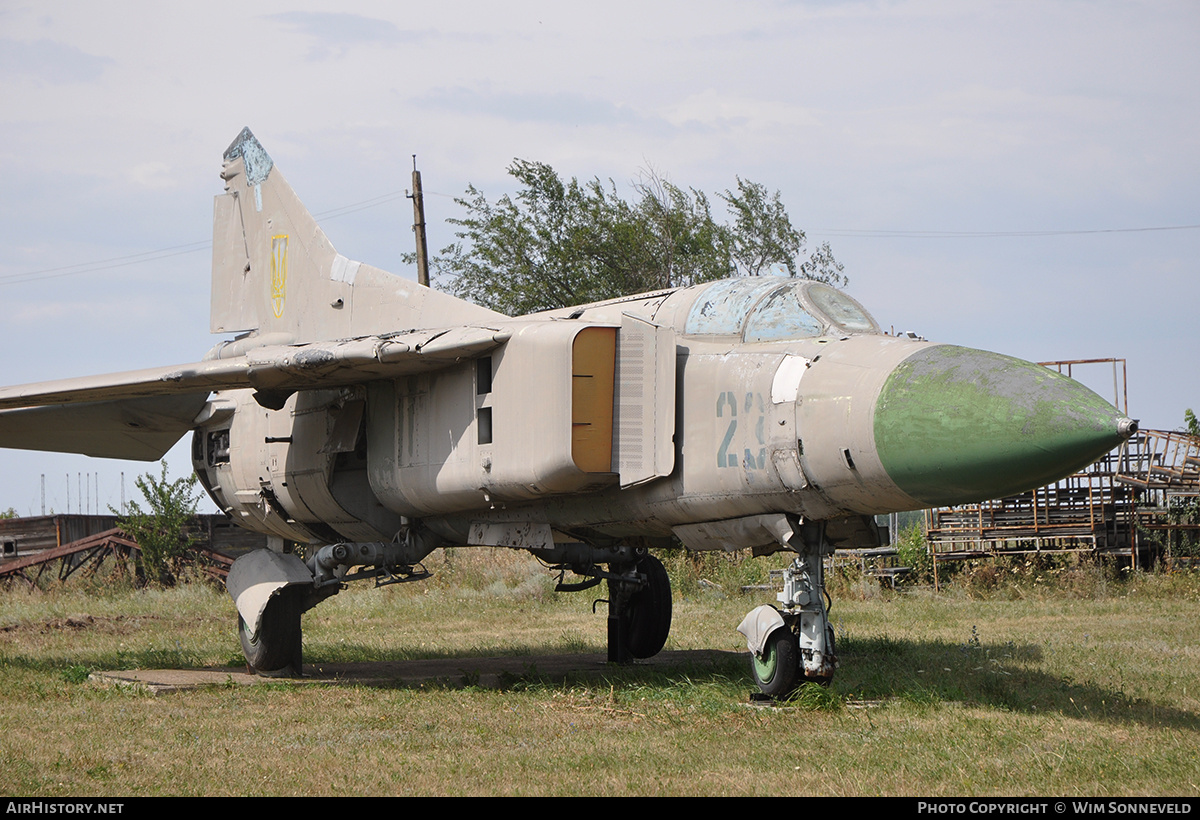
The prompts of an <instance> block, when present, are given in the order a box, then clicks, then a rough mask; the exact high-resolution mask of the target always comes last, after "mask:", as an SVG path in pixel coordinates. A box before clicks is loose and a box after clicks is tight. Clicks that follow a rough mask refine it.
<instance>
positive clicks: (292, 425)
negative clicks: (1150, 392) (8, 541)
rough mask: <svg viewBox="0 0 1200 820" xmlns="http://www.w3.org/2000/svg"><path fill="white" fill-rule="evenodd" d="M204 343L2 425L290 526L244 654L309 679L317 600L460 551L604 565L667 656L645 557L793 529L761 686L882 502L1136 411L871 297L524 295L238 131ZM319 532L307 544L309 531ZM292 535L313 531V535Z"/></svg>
mask: <svg viewBox="0 0 1200 820" xmlns="http://www.w3.org/2000/svg"><path fill="white" fill-rule="evenodd" d="M221 178H222V179H223V180H224V183H225V191H224V193H222V194H220V195H219V196H217V197H216V203H215V214H214V222H213V273H212V305H211V330H212V332H213V333H218V334H228V335H232V336H233V338H231V339H229V340H227V341H222V342H220V343H219V344H217V345H216V346H215V347H214V348H212V349H211V350H210V351H209V352H208V353H207V355H205V356H204V357H203V359H201V360H200V361H199V362H195V363H192V364H184V365H175V366H169V367H161V368H153V369H148V370H139V371H132V372H126V373H118V374H114V375H108V376H96V377H86V378H80V379H69V380H63V381H53V382H44V383H39V384H31V385H25V386H20V387H10V388H4V389H0V408H3V409H0V446H4V447H19V448H23V449H37V450H55V451H63V452H73V453H84V454H87V455H93V456H102V457H113V458H131V459H143V460H156V459H159V458H161V457H162V455H163V454H164V453H165V452H166V451H167V450H168V449H169V448H170V447H171V446H173V445H174V444H175V442H176V441H178V440H179V439H180V438H181V437H182V436H183V435H185V434H186V433H189V432H191V434H192V461H193V466H194V468H195V470H196V474H197V475H198V476H199V478H200V482H201V484H202V485H203V486H204V488H205V490H207V492H208V494H209V495H210V496H211V497H212V499H213V501H214V502H215V503H216V504H217V506H218V507H220V508H221V509H222V510H223V511H225V513H226V514H228V515H229V516H230V517H231V518H233V520H234V521H236V522H237V523H239V524H240V525H242V526H244V527H247V528H248V529H251V530H254V531H257V532H260V533H264V534H265V535H267V536H268V543H269V544H270V547H271V548H270V549H264V550H256V551H254V552H252V553H250V554H248V555H246V556H244V557H242V558H240V559H238V560H237V561H236V562H235V564H234V566H233V568H232V570H231V571H230V574H229V579H228V588H229V591H230V593H231V595H232V596H233V598H234V600H235V602H236V607H237V611H238V616H239V629H240V633H241V641H242V647H243V649H244V651H245V655H246V660H247V662H248V664H249V665H250V666H251V667H253V668H254V669H256V670H257V671H259V672H262V673H264V674H289V673H291V674H300V672H301V660H302V659H301V630H300V616H301V613H302V612H303V611H305V610H307V609H309V608H310V607H312V606H315V605H316V604H317V603H319V602H320V601H322V600H324V599H325V598H327V597H329V596H331V595H333V594H336V593H337V592H338V591H339V590H340V589H342V588H343V586H344V585H345V584H346V582H348V581H350V580H353V579H357V578H368V579H375V580H376V581H377V583H386V582H395V581H403V580H416V579H420V578H422V577H425V576H426V575H427V573H425V571H424V569H423V568H422V566H421V563H420V562H421V560H422V559H423V558H425V557H426V556H427V555H429V553H431V552H432V551H433V550H435V549H437V548H439V547H466V546H486V547H503V548H508V549H518V550H527V551H529V552H530V553H532V554H534V555H536V556H538V557H539V558H541V559H543V560H544V561H546V562H547V563H548V564H550V565H551V566H553V567H555V568H556V569H562V570H571V571H572V572H573V573H575V574H576V575H578V576H579V578H580V580H579V581H578V582H577V583H569V584H560V587H561V588H563V589H587V588H590V587H594V586H596V585H598V584H599V583H600V582H602V581H604V582H607V584H608V601H609V619H608V644H609V657H610V659H611V660H614V661H627V660H629V659H630V658H645V657H650V656H652V655H654V654H656V653H657V652H658V651H659V650H661V649H662V647H663V645H664V643H665V642H666V640H667V636H668V633H669V630H670V625H671V589H670V582H669V580H668V576H667V573H666V571H665V569H664V568H663V564H662V563H661V562H660V561H659V560H658V559H657V558H655V557H654V555H653V554H652V553H651V552H650V550H653V549H655V548H661V547H666V546H670V545H672V544H674V543H675V542H676V540H677V541H678V542H681V543H682V544H683V545H684V546H685V547H687V548H688V549H691V550H733V549H750V550H752V551H753V552H754V554H755V555H763V554H769V553H773V552H776V551H779V550H788V551H790V552H792V553H794V554H795V559H794V561H793V562H792V564H791V566H790V567H789V569H788V570H787V571H786V572H785V578H784V591H783V593H782V594H780V595H779V596H778V599H779V601H778V602H779V606H778V607H771V606H763V607H759V608H757V609H756V610H754V611H753V612H751V613H750V614H749V615H747V617H746V619H745V620H744V621H743V622H742V624H741V626H740V627H739V630H740V631H741V632H742V633H743V634H744V635H745V636H746V638H747V643H748V645H749V648H750V649H751V651H752V652H753V654H754V658H753V664H752V668H753V670H754V675H755V678H756V680H757V682H758V685H759V687H760V688H761V690H762V691H763V692H764V693H766V694H769V695H775V696H779V695H786V694H787V693H789V692H790V691H792V690H793V689H794V688H795V687H796V686H797V685H798V684H799V683H801V682H803V681H805V680H816V681H828V680H829V679H830V678H831V676H832V675H833V671H834V669H835V667H836V664H837V660H836V654H835V649H834V640H833V631H832V629H831V628H830V626H829V622H828V618H827V609H826V595H825V590H824V582H823V568H822V567H823V564H822V557H823V556H824V555H827V554H828V553H830V552H831V551H832V550H833V549H835V548H836V547H839V546H872V545H875V544H877V543H878V536H879V531H878V528H877V526H876V524H875V520H874V516H875V515H876V514H879V513H888V512H893V511H899V510H913V509H921V508H927V507H934V506H941V505H951V504H960V503H964V502H970V501H977V500H982V499H987V498H995V497H999V496H1003V495H1007V494H1011V493H1016V492H1020V491H1023V490H1027V489H1030V488H1033V487H1037V486H1040V485H1043V484H1046V483H1049V482H1051V481H1054V480H1056V479H1058V478H1060V477H1062V476H1065V475H1068V474H1070V473H1072V472H1074V471H1075V470H1077V469H1079V468H1080V467H1083V466H1084V465H1086V464H1088V463H1090V462H1092V461H1093V460H1095V459H1096V458H1098V457H1099V456H1100V455H1102V454H1103V453H1105V452H1107V451H1108V450H1110V449H1112V448H1113V447H1114V446H1116V445H1117V444H1119V443H1120V442H1121V441H1122V440H1124V439H1125V438H1127V437H1129V436H1130V435H1131V434H1132V433H1133V432H1134V431H1135V430H1136V423H1135V422H1134V421H1132V420H1131V419H1127V418H1123V417H1122V415H1121V414H1120V413H1119V412H1118V411H1117V410H1116V409H1115V408H1113V407H1112V406H1110V405H1109V404H1108V403H1107V402H1105V401H1104V400H1102V399H1101V398H1099V397H1098V396H1097V395H1095V394H1094V393H1092V392H1091V391H1090V390H1088V389H1087V388H1085V387H1083V386H1082V385H1080V384H1078V383H1076V382H1074V381H1072V380H1070V379H1068V378H1066V377H1064V376H1061V375H1059V374H1057V373H1054V372H1052V371H1050V370H1048V369H1046V368H1044V367H1040V366H1038V365H1036V364H1032V363H1030V362H1026V361H1022V360H1019V359H1014V358H1010V357H1007V356H1002V355H999V354H996V353H988V352H984V351H981V350H973V349H969V348H963V347H956V346H954V345H948V344H937V343H933V342H927V341H924V340H920V339H914V338H908V337H894V336H889V335H886V334H884V333H883V332H882V331H881V330H880V328H879V325H878V324H877V323H876V321H875V320H874V319H873V318H872V317H871V315H870V314H869V313H867V311H866V310H865V309H864V308H863V307H862V306H861V305H860V304H859V303H858V302H856V301H855V300H854V299H852V298H850V297H849V296H847V295H846V294H845V293H842V292H840V291H838V290H836V289H834V288H832V287H829V286H828V285H825V284H821V283H818V282H812V281H806V280H801V279H787V278H773V277H746V278H733V279H726V280H721V281H717V282H711V283H706V284H700V285H695V286H691V287H683V288H677V289H670V290H662V291H657V292H653V293H643V294H638V295H636V296H629V297H625V298H621V299H613V300H609V301H606V302H600V303H596V304H589V305H582V306H579V307H574V308H566V309H562V310H552V311H547V312H544V313H536V314H532V315H528V316H520V317H516V318H513V317H509V316H505V315H503V314H500V313H496V312H493V311H491V310H488V309H485V308H482V307H479V306H477V305H473V304H470V303H467V302H464V301H462V300H459V299H456V298H454V297H452V296H449V295H447V294H444V293H440V292H437V291H434V290H431V289H429V288H426V287H423V286H421V285H418V284H416V283H414V282H412V281H410V280H407V279H404V278H400V277H397V276H393V275H391V274H388V273H386V272H384V271H382V270H379V269H377V268H373V267H371V266H369V265H366V264H362V263H360V262H357V261H353V260H351V259H349V258H348V257H345V256H342V255H341V254H340V253H338V252H337V251H336V250H334V248H333V247H332V246H331V245H330V243H329V241H328V240H327V239H326V237H325V234H324V233H323V232H322V231H321V229H320V227H319V226H318V225H317V223H316V221H315V220H314V219H313V217H312V216H311V215H310V214H309V213H308V211H307V210H306V209H305V208H304V206H303V205H302V204H301V203H300V200H299V198H298V197H297V196H296V194H295V193H294V192H293V190H292V189H291V187H290V186H289V185H288V183H287V182H286V181H285V180H284V178H283V176H282V174H280V172H279V169H278V168H276V167H275V165H274V163H273V162H272V160H271V157H270V156H269V155H268V154H267V152H266V151H265V150H264V149H263V147H262V146H261V145H260V144H259V142H258V141H257V140H256V139H255V138H254V136H253V135H252V134H251V133H250V131H249V130H244V131H242V133H241V134H240V135H239V136H238V137H237V139H236V140H235V141H234V142H233V144H232V145H231V146H230V147H229V149H228V150H227V151H226V152H225V154H224V163H223V165H222V168H221ZM296 545H302V546H303V549H302V550H296V549H295V546H296ZM298 553H302V554H303V556H304V557H303V558H301V557H300V555H299V554H298Z"/></svg>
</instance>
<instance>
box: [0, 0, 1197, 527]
mask: <svg viewBox="0 0 1200 820" xmlns="http://www.w3.org/2000/svg"><path fill="white" fill-rule="evenodd" d="M177 6H178V7H177ZM335 8H336V11H334V10H333V9H335ZM1198 35H1200V6H1197V5H1196V4H1195V3H1192V2H1177V3H1172V2H1154V3H1140V2H1063V1H1061V0H1048V1H1047V2H1039V3H989V2H972V3H961V2H953V0H922V1H920V2H915V1H914V2H910V1H907V0H900V1H898V2H746V3H739V4H730V3H725V2H720V3H718V2H686V3H683V2H651V3H645V2H638V3H632V2H611V1H610V2H605V3H549V2H509V3H467V2H463V3H454V2H451V3H441V4H430V3H395V2H391V3H371V2H343V3H339V4H336V6H333V5H331V4H322V3H305V2H288V3H282V2H258V3H255V2H238V3H233V2H210V3H205V4H203V5H201V4H171V5H163V4H154V3H121V2H112V3H104V4H92V3H77V2H42V1H39V2H37V3H20V2H4V3H0V101H2V102H3V105H0V171H2V173H3V179H4V181H5V185H4V187H3V190H2V192H0V217H2V218H0V240H2V241H0V292H2V294H3V297H4V304H5V311H4V318H3V319H2V320H0V322H2V324H0V331H2V332H0V362H2V365H0V382H3V383H7V384H14V383H22V382H28V381H38V380H42V379H48V378H59V377H69V376H76V375H84V374H90V373H101V372H110V371H117V370H126V369H132V368H137V367H149V366H153V365H158V364H170V363H178V362H186V361H193V360H195V359H197V358H198V357H199V356H201V355H202V354H203V353H204V351H206V350H207V349H208V348H209V347H210V346H211V345H212V344H213V343H214V342H215V341H216V339H215V338H214V337H210V336H209V334H208V332H207V329H208V316H207V313H208V298H209V297H208V282H209V265H210V259H209V251H208V249H207V247H206V246H205V243H206V242H207V240H209V239H210V235H211V226H212V197H213V196H214V195H216V194H218V193H219V192H220V190H221V184H220V180H219V179H218V177H217V171H218V169H219V167H220V156H221V153H222V151H223V150H224V149H225V147H226V146H227V145H228V144H229V143H230V141H231V140H232V139H233V138H234V136H236V135H237V133H238V132H239V130H240V129H241V128H242V127H243V126H246V125H248V126H250V128H251V129H252V130H253V131H254V132H255V134H256V135H257V136H258V137H259V139H260V140H261V141H262V142H263V144H264V145H265V146H266V148H267V150H268V151H269V152H270V153H271V154H272V156H273V157H274V159H275V161H276V163H277V166H278V167H279V168H280V169H281V170H282V172H283V173H284V174H285V175H286V176H287V178H288V180H289V181H290V182H291V183H292V185H293V187H294V188H296V190H297V191H298V193H299V194H300V196H301V198H302V199H304V201H305V202H306V203H307V204H308V206H309V208H310V210H312V211H313V212H314V213H317V214H322V213H328V212H331V211H335V209H341V208H344V207H345V206H351V205H357V204H359V203H365V202H368V201H370V200H374V199H375V198H378V197H382V198H383V199H384V200H385V201H384V202H383V204H379V205H376V206H374V207H366V208H353V209H350V212H349V213H345V214H342V215H336V216H334V217H332V218H328V219H322V224H323V227H324V228H325V229H326V232H327V233H328V234H329V236H330V238H331V239H332V241H333V242H334V244H335V245H336V246H337V247H338V249H339V250H340V251H341V252H342V253H344V254H346V255H348V256H350V257H352V258H357V259H360V260H362V261H364V262H369V263H371V264H375V265H378V266H379V267H383V268H385V269H388V270H392V271H395V272H397V273H401V274H404V275H408V276H412V275H413V273H412V271H411V270H406V269H405V268H404V267H403V266H402V265H401V264H400V262H399V258H400V254H402V253H404V252H406V251H408V250H410V248H411V244H412V235H411V232H410V230H409V226H410V224H411V221H412V211H411V205H410V203H409V201H408V200H407V199H405V198H404V197H403V192H404V191H405V189H407V188H408V187H409V185H410V178H409V173H410V171H411V163H412V159H411V156H412V154H417V156H418V160H419V163H420V167H421V170H422V173H423V181H424V187H425V190H426V197H427V199H426V209H427V214H428V218H429V222H430V246H431V248H439V247H441V246H443V245H445V244H446V243H447V242H448V241H449V240H450V239H451V238H452V231H451V229H450V227H449V226H447V225H446V224H445V222H444V220H445V219H446V218H448V217H453V216H455V215H457V214H458V211H457V210H456V208H455V206H454V204H453V197H454V196H457V195H460V194H462V192H463V190H464V189H465V188H466V186H467V185H468V184H474V185H475V186H476V187H478V188H480V189H481V190H482V191H484V192H485V193H486V194H488V195H489V196H491V197H493V198H494V197H496V196H499V195H500V194H503V193H507V192H511V190H512V188H511V186H510V184H509V179H508V178H507V176H506V175H505V169H506V168H507V166H508V165H509V163H510V162H511V161H512V160H513V159H514V158H516V157H520V158H524V159H532V160H539V161H543V162H548V163H550V164H551V165H553V166H554V167H555V168H556V169H558V170H559V171H560V172H561V173H562V174H564V175H567V176H578V177H581V178H591V177H600V178H601V179H604V180H608V179H612V180H613V181H614V182H615V183H616V184H617V186H618V188H621V189H623V190H625V191H628V187H627V186H628V183H629V182H630V181H631V180H635V179H637V178H638V175H639V174H640V173H643V172H644V171H645V170H646V169H648V168H653V169H655V170H656V171H657V172H659V173H661V174H663V175H665V176H667V177H669V178H670V179H671V180H672V181H674V182H676V183H677V184H680V185H683V186H690V187H695V188H698V189H700V190H704V191H706V192H708V193H709V194H710V195H711V194H713V193H715V192H718V191H722V190H725V189H727V188H730V187H733V186H734V185H735V184H736V180H735V177H736V176H738V175H740V176H742V177H743V178H749V179H752V180H755V181H758V182H762V183H764V184H765V185H767V186H768V187H769V188H771V189H778V190H780V191H781V192H782V195H783V201H784V203H785V204H786V205H787V207H788V209H789V212H790V213H791V216H792V220H793V223H794V224H796V225H797V226H798V227H800V228H802V229H804V230H805V231H806V232H807V233H808V236H809V240H810V245H816V244H819V243H820V242H822V241H828V242H829V243H830V244H831V246H832V247H833V251H834V254H835V256H836V257H837V258H838V259H839V261H841V262H842V263H843V264H844V265H845V266H846V273H847V274H848V275H849V277H850V287H849V290H850V292H851V293H852V294H853V295H855V296H856V297H857V298H858V299H859V300H861V301H862V302H864V303H865V304H866V305H867V306H868V308H869V309H871V310H872V312H873V313H874V314H875V315H876V317H877V318H878V319H879V321H880V323H881V324H883V325H884V326H885V327H895V328H896V329H897V330H913V331H916V332H918V333H920V334H922V335H924V336H926V337H927V338H930V339H933V340H937V341H945V342H953V343H956V344H964V345H970V346H974V347H981V348H985V349H989V350H997V351H1000V352H1004V353H1009V354H1012V355H1017V356H1021V357H1023V358H1027V359H1032V360H1047V359H1082V358H1103V357H1123V358H1125V359H1127V361H1128V377H1129V409H1130V413H1131V415H1133V416H1134V417H1137V418H1140V419H1141V420H1142V421H1143V424H1144V425H1147V426H1151V427H1160V428H1173V427H1177V426H1179V425H1180V424H1181V423H1182V419H1183V411H1184V409H1185V408H1187V407H1196V408H1198V409H1200V394H1198V392H1200V391H1198V389H1197V384H1198V382H1200V378H1198V377H1200V365H1198V364H1197V353H1198V351H1200V330H1197V325H1196V311H1197V306H1198V305H1200V275H1198V274H1200V271H1198V270H1197V267H1198V265H1197V259H1198V258H1200V253H1198V251H1200V229H1197V227H1196V226H1197V225H1200V84H1198V83H1197V82H1196V78H1197V77H1200V49H1197V48H1196V47H1195V44H1196V42H1197V41H1198V39H1200V38H1198ZM389 195H394V196H389ZM148 252H158V253H154V254H150V256H148V257H143V256H137V255H141V254H147V253H148ZM131 257H132V258H131ZM147 259H149V261H145V260H147ZM1076 375H1077V376H1082V377H1083V380H1084V381H1085V382H1087V383H1089V384H1090V385H1092V386H1093V387H1094V388H1095V389H1097V390H1098V392H1101V394H1102V395H1106V396H1110V395H1111V394H1112V372H1111V369H1108V368H1104V367H1097V368H1093V369H1092V370H1091V371H1090V372H1089V370H1088V369H1087V368H1084V369H1082V370H1077V371H1076ZM168 460H169V462H170V463H171V465H172V472H173V473H176V474H182V473H183V472H184V470H185V469H186V462H187V457H186V452H185V451H183V450H176V451H174V452H173V453H172V454H171V455H170V456H169V457H168ZM148 469H154V465H146V464H130V463H117V462H109V461H102V460H95V459H87V458H83V457H66V456H54V455H44V454H27V453H19V452H16V451H0V509H4V508H6V507H8V506H13V507H16V508H17V509H18V511H20V512H22V513H28V512H35V513H36V512H38V511H39V507H40V488H39V476H40V475H41V474H42V473H45V474H46V475H47V505H48V506H51V507H53V508H55V509H56V510H63V509H64V508H65V504H66V493H67V490H66V483H67V479H66V476H67V475H68V474H70V477H71V478H70V481H71V482H72V483H71V490H70V493H71V498H72V500H71V506H72V509H74V508H75V507H76V506H77V504H78V501H77V497H78V496H77V492H76V489H75V485H74V482H75V480H76V476H77V475H79V474H81V473H93V474H98V475H99V481H100V488H101V490H100V496H101V498H100V506H102V507H107V506H108V505H109V504H116V503H118V501H119V494H120V473H121V472H122V471H124V472H125V474H126V486H127V489H126V492H127V494H130V493H132V492H133V490H132V487H133V476H134V475H136V474H138V473H140V472H145V471H146V470H148ZM94 505H95V502H93V506H94Z"/></svg>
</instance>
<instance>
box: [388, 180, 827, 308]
mask: <svg viewBox="0 0 1200 820" xmlns="http://www.w3.org/2000/svg"><path fill="white" fill-rule="evenodd" d="M508 173H509V174H510V175H511V176H512V177H513V178H514V179H516V180H517V182H518V183H519V185H520V189H519V191H518V192H517V194H516V196H515V198H512V197H509V196H507V195H505V196H502V197H500V199H498V200H496V201H495V202H492V201H490V200H489V199H488V198H487V197H486V196H485V195H484V194H483V193H482V192H480V191H479V190H478V189H477V188H475V187H474V186H469V187H468V188H467V191H466V194H465V196H463V197H461V198H459V199H456V200H455V202H456V203H457V204H458V205H459V206H460V207H462V208H463V209H465V211H466V214H465V215H464V216H463V217H462V218H452V219H450V220H448V221H449V222H450V223H451V224H452V225H455V226H457V228H458V230H457V231H456V232H455V236H456V238H457V241H456V242H454V243H453V244H451V245H449V246H448V247H446V248H445V249H443V250H442V252H441V253H440V254H439V255H436V256H434V257H432V258H431V260H430V267H431V269H432V271H433V274H434V276H435V278H436V280H437V281H438V282H439V284H440V285H441V286H442V287H443V288H445V289H446V290H448V291H449V292H450V293H453V294H454V295H456V296H459V297H461V298H464V299H468V300H470V301H473V302H475V303H477V304H481V305H485V306H487V307H490V308H493V309H495V310H499V311H501V312H503V313H508V314H511V315H520V314H524V313H531V312H534V311H538V310H549V309H552V308H559V307H567V306H570V305H577V304H584V303H587V302H594V301H600V300H603V299H611V298H616V297H619V296H625V295H628V294H631V293H641V292H645V291H652V290H658V289H661V288H670V287H676V286H680V285H691V284H695V283H697V282H707V281H711V280H714V279H721V278H724V277H728V276H735V275H748V276H757V275H760V274H765V273H768V272H769V271H771V270H781V271H786V272H787V274H788V275H789V276H803V277H807V278H812V279H818V280H820V281H824V282H828V283H830V284H833V285H844V284H845V283H846V281H847V280H846V277H845V276H844V274H843V268H842V265H841V264H839V263H838V262H837V260H835V259H834V258H833V252H832V251H831V250H830V248H829V245H828V244H827V243H826V244H822V245H821V247H820V248H818V249H817V250H816V251H815V252H814V253H812V254H811V255H808V256H807V257H805V255H804V254H805V236H804V233H803V232H802V231H799V230H797V229H796V228H794V227H793V226H792V224H791V220H790V218H789V217H788V214H787V209H786V208H785V207H784V206H783V202H782V200H781V197H780V194H779V192H778V191H776V192H775V193H774V194H771V193H769V192H768V191H767V189H766V187H765V186H763V185H760V184H758V183H755V182H750V181H748V180H743V179H741V178H738V179H737V189H736V191H734V190H726V191H725V192H724V193H721V194H719V195H718V197H719V198H720V199H721V200H722V201H723V202H724V203H725V205H726V207H727V209H728V211H729V213H730V214H731V215H732V217H733V221H732V223H729V224H726V223H721V222H718V221H717V219H716V218H714V216H713V213H712V203H711V202H710V200H709V198H708V197H707V196H706V195H705V194H704V193H703V192H702V191H698V190H696V189H695V188H688V189H684V188H681V187H679V186H677V185H675V184H673V183H671V182H669V181H667V180H665V179H663V178H662V177H660V176H659V175H657V174H653V173H651V174H649V175H647V176H646V177H645V178H643V179H642V180H640V181H639V182H637V183H636V184H635V185H634V186H633V192H634V194H635V197H634V199H633V200H632V201H626V200H625V199H623V198H622V197H621V196H620V194H618V192H617V189H616V185H615V184H614V183H613V182H612V180H609V181H608V183H607V184H605V183H603V182H601V181H600V180H599V179H598V178H597V179H592V180H591V181H589V182H583V183H581V182H579V180H577V179H575V178H572V179H571V180H570V181H568V182H564V181H563V180H562V178H561V177H559V175H558V173H557V172H556V171H555V170H554V169H553V168H551V167H550V166H549V165H546V164H544V163H540V162H529V161H526V160H515V161H514V162H513V164H512V165H511V166H509V169H508ZM408 259H409V261H410V262H411V261H413V259H414V256H413V255H410V256H409V257H408Z"/></svg>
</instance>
